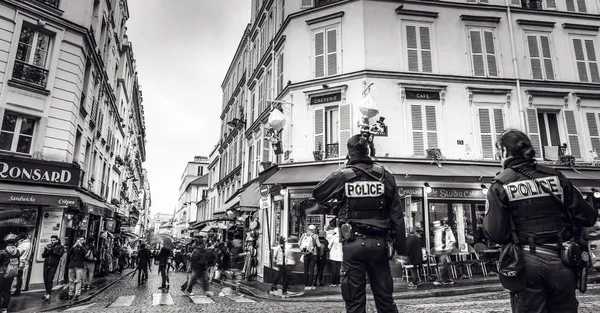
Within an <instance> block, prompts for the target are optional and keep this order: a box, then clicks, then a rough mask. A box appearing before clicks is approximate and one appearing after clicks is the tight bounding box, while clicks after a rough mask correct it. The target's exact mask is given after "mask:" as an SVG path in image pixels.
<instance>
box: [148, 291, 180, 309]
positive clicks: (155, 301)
mask: <svg viewBox="0 0 600 313" xmlns="http://www.w3.org/2000/svg"><path fill="white" fill-rule="evenodd" d="M174 304H175V302H173V297H171V294H170V293H162V292H161V293H154V294H152V305H153V306H157V305H174Z"/></svg>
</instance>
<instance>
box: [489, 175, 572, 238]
mask: <svg viewBox="0 0 600 313" xmlns="http://www.w3.org/2000/svg"><path fill="white" fill-rule="evenodd" d="M527 170H528V169H526V168H523V169H521V171H525V172H526V173H527ZM536 170H537V171H538V172H541V173H543V174H544V175H545V176H543V177H540V178H536V179H535V180H536V181H538V182H539V183H540V184H543V185H544V186H545V187H546V188H547V189H548V190H549V191H552V193H554V194H555V195H556V196H557V197H558V198H560V199H564V191H563V189H562V186H561V184H560V180H559V178H558V176H557V175H556V171H555V170H554V169H553V168H550V167H546V166H542V165H536ZM522 175H523V174H521V175H519V174H517V172H515V170H513V169H506V170H504V171H503V172H502V173H500V174H499V175H498V176H496V178H494V181H497V182H500V183H501V184H502V185H503V188H504V191H505V192H506V194H507V197H508V200H509V210H510V214H511V218H512V219H513V221H514V223H515V228H516V230H517V236H518V239H519V242H520V243H521V244H529V246H530V247H532V248H534V247H535V245H536V244H545V245H554V244H560V243H562V242H563V241H566V240H569V239H570V238H571V236H572V234H573V232H572V228H571V225H570V224H571V223H570V222H569V221H568V217H567V216H566V214H565V213H566V212H565V209H564V208H562V207H561V205H560V204H559V203H558V202H557V201H556V200H555V199H553V197H552V196H551V195H550V194H548V193H546V192H544V190H543V189H542V188H540V187H539V186H538V185H537V183H536V182H535V181H533V180H531V179H530V178H527V177H522ZM492 183H493V182H492Z"/></svg>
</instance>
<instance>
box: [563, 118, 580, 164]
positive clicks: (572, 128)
mask: <svg viewBox="0 0 600 313" xmlns="http://www.w3.org/2000/svg"><path fill="white" fill-rule="evenodd" d="M565 121H566V123H567V136H568V137H569V148H570V149H571V154H572V155H573V156H574V157H575V158H577V159H580V158H581V147H580V146H579V136H578V135H577V122H576V121H575V112H573V111H565Z"/></svg>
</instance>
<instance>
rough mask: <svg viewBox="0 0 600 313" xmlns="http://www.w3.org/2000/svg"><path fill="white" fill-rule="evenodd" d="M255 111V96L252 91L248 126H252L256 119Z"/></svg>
mask: <svg viewBox="0 0 600 313" xmlns="http://www.w3.org/2000/svg"><path fill="white" fill-rule="evenodd" d="M255 110H256V95H255V93H254V91H252V94H251V95H250V116H249V117H248V119H249V121H250V124H252V123H253V122H254V119H255V117H256V114H255V112H254V111H255Z"/></svg>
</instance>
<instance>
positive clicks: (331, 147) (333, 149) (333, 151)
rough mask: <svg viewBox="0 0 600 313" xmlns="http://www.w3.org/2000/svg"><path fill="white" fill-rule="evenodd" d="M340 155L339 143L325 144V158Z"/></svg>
mask: <svg viewBox="0 0 600 313" xmlns="http://www.w3.org/2000/svg"><path fill="white" fill-rule="evenodd" d="M339 156H340V150H339V144H337V143H330V144H326V145H325V158H326V159H330V158H337V157H339Z"/></svg>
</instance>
